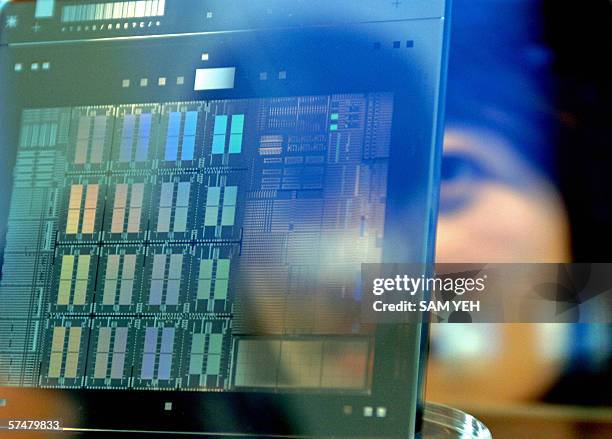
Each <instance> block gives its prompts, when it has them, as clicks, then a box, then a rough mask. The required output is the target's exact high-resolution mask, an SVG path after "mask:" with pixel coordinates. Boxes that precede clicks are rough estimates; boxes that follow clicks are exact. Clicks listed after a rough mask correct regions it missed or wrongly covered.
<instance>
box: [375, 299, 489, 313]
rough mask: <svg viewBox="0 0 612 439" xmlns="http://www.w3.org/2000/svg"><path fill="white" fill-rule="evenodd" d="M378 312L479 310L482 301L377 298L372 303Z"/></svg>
mask: <svg viewBox="0 0 612 439" xmlns="http://www.w3.org/2000/svg"><path fill="white" fill-rule="evenodd" d="M372 307H373V308H374V311H376V312H417V311H419V312H451V311H465V312H479V311H480V301H478V300H459V301H454V302H446V301H440V300H421V301H420V302H410V301H408V300H402V301H401V302H397V303H384V302H383V301H381V300H377V301H375V302H374V303H373V304H372Z"/></svg>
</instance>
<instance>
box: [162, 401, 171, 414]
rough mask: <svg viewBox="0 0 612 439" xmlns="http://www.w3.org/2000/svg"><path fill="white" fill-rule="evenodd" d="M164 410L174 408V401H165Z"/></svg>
mask: <svg viewBox="0 0 612 439" xmlns="http://www.w3.org/2000/svg"><path fill="white" fill-rule="evenodd" d="M164 410H165V411H167V412H169V411H171V410H172V403H171V402H166V403H164Z"/></svg>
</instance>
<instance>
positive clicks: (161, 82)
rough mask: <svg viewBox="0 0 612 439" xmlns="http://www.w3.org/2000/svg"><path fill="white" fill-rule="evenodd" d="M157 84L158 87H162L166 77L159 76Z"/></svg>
mask: <svg viewBox="0 0 612 439" xmlns="http://www.w3.org/2000/svg"><path fill="white" fill-rule="evenodd" d="M157 85H159V86H160V87H163V86H164V85H166V78H164V77H163V76H162V77H160V78H159V79H158V80H157Z"/></svg>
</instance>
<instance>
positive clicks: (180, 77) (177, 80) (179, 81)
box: [176, 76, 185, 85]
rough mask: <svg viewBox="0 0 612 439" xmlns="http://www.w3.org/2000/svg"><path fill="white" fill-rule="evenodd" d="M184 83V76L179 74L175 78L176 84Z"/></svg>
mask: <svg viewBox="0 0 612 439" xmlns="http://www.w3.org/2000/svg"><path fill="white" fill-rule="evenodd" d="M184 83H185V77H184V76H179V77H178V78H176V85H183V84H184Z"/></svg>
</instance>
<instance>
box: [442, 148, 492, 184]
mask: <svg viewBox="0 0 612 439" xmlns="http://www.w3.org/2000/svg"><path fill="white" fill-rule="evenodd" d="M482 174H483V172H482V169H481V168H480V166H479V165H478V163H477V162H476V160H475V159H474V158H472V157H470V156H468V155H465V154H452V153H451V154H445V155H444V156H443V157H442V174H441V178H442V183H455V182H459V181H465V180H467V181H471V180H475V179H478V178H479V177H482Z"/></svg>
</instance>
